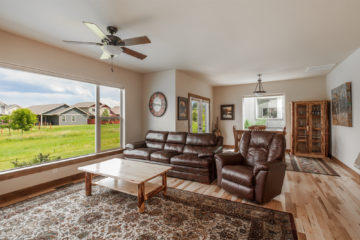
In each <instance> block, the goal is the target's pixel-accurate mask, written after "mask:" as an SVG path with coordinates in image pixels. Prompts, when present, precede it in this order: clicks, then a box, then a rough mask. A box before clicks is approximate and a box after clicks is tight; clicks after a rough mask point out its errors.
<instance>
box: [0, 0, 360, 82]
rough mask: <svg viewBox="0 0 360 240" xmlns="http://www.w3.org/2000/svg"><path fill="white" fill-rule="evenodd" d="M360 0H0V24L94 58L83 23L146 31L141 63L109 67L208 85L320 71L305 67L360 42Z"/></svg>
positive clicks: (333, 59) (130, 33)
mask: <svg viewBox="0 0 360 240" xmlns="http://www.w3.org/2000/svg"><path fill="white" fill-rule="evenodd" d="M359 12H360V1H359V0H102V1H99V0H61V1H60V0H53V1H49V0H31V1H24V0H1V1H0V29H4V30H6V31H9V32H14V33H17V34H20V35H23V36H26V37H29V38H32V39H36V40H39V41H42V42H45V43H48V44H51V45H54V46H57V47H60V48H63V49H67V50H70V51H73V52H77V53H80V54H83V55H86V56H89V57H92V58H99V57H100V55H101V50H100V48H99V47H97V46H83V45H81V46H74V45H67V44H65V43H63V42H62V40H63V39H66V40H79V41H97V40H98V39H97V37H96V35H94V34H93V33H92V32H91V31H90V30H89V29H87V28H86V27H85V26H84V25H83V24H82V21H89V22H94V23H96V24H98V25H99V26H100V27H101V28H102V29H104V30H105V28H106V26H108V25H114V26H117V27H118V28H119V29H120V30H119V32H118V35H119V36H120V37H121V38H123V39H124V38H131V37H136V36H141V35H147V36H148V37H149V38H150V39H151V41H152V43H151V44H148V45H144V46H134V47H131V48H132V49H134V50H137V51H140V52H142V53H144V54H147V55H148V58H146V59H145V60H144V61H141V60H138V59H135V58H132V57H129V56H127V55H121V56H119V57H117V59H116V60H115V64H117V65H119V66H123V67H125V68H129V69H132V70H135V71H138V72H142V73H146V72H154V71H160V70H167V69H173V68H175V69H180V70H184V71H187V72H189V73H191V74H193V75H197V76H202V77H203V78H206V79H208V80H209V81H210V82H211V83H212V84H213V85H226V84H238V83H248V82H255V81H256V79H257V77H256V74H257V73H263V74H264V81H272V80H282V79H291V78H302V77H309V76H315V75H323V74H325V73H326V72H324V71H322V72H305V69H306V68H307V67H308V66H314V65H323V64H330V63H338V62H340V61H341V60H343V59H344V58H345V57H346V56H348V55H349V54H350V53H351V52H353V51H354V50H355V49H357V48H359V45H360V28H359V23H360V14H359Z"/></svg>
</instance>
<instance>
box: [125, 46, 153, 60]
mask: <svg viewBox="0 0 360 240" xmlns="http://www.w3.org/2000/svg"><path fill="white" fill-rule="evenodd" d="M121 48H122V49H123V53H126V54H128V55H130V56H133V57H136V58H139V59H141V60H143V59H144V58H146V57H147V56H146V55H144V54H142V53H139V52H137V51H134V50H131V49H129V48H126V47H121Z"/></svg>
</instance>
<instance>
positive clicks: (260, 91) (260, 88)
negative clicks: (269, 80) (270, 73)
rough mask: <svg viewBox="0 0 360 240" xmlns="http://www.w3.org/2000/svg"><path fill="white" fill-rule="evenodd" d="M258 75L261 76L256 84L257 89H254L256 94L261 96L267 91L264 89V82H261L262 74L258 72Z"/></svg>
mask: <svg viewBox="0 0 360 240" xmlns="http://www.w3.org/2000/svg"><path fill="white" fill-rule="evenodd" d="M258 77H259V79H258V80H257V81H258V82H257V84H256V87H255V91H254V94H255V96H261V95H263V94H264V93H266V91H265V90H264V88H263V86H262V83H261V74H258Z"/></svg>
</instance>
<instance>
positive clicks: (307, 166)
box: [285, 154, 340, 176]
mask: <svg viewBox="0 0 360 240" xmlns="http://www.w3.org/2000/svg"><path fill="white" fill-rule="evenodd" d="M285 159H286V165H287V167H286V170H289V171H296V172H306V173H314V174H324V175H331V176H340V175H339V174H338V173H337V172H336V171H335V170H334V169H333V168H332V167H330V166H329V165H328V164H327V163H326V161H324V160H323V159H321V158H306V157H298V156H294V155H291V154H286V156H285Z"/></svg>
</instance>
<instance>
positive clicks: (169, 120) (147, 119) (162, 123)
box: [142, 70, 176, 131]
mask: <svg viewBox="0 0 360 240" xmlns="http://www.w3.org/2000/svg"><path fill="white" fill-rule="evenodd" d="M154 92H162V93H164V95H165V97H166V101H167V108H166V112H165V114H164V115H163V116H162V117H154V116H153V115H152V114H151V113H150V111H149V99H150V97H151V95H152V94H153V93H154ZM143 96H144V98H143V108H142V111H143V112H144V113H143V114H144V122H143V124H144V130H145V131H148V130H158V131H175V130H176V126H175V116H176V115H175V114H176V113H175V103H176V101H175V99H176V96H175V70H168V71H162V72H155V73H149V74H145V76H144V88H143Z"/></svg>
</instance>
